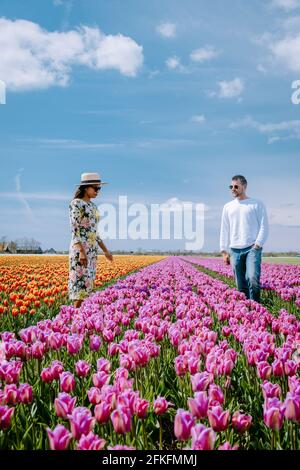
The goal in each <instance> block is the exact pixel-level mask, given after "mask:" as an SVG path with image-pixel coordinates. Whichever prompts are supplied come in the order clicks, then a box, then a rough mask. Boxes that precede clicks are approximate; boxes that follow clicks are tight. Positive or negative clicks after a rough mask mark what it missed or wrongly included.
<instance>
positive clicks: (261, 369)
mask: <svg viewBox="0 0 300 470" xmlns="http://www.w3.org/2000/svg"><path fill="white" fill-rule="evenodd" d="M271 374H272V367H271V366H270V364H269V363H268V362H266V361H261V362H259V363H258V364H257V375H258V377H259V378H261V379H262V380H265V379H269V378H270V376H271Z"/></svg>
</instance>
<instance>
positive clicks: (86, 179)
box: [77, 173, 108, 186]
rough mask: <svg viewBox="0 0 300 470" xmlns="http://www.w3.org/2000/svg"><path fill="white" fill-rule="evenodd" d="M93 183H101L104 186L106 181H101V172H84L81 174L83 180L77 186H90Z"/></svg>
mask: <svg viewBox="0 0 300 470" xmlns="http://www.w3.org/2000/svg"><path fill="white" fill-rule="evenodd" d="M92 184H99V185H100V186H102V185H103V184H108V183H105V182H104V181H101V179H100V175H99V173H82V174H81V181H80V183H79V184H78V185H77V186H90V185H92Z"/></svg>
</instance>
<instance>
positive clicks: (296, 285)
mask: <svg viewBox="0 0 300 470" xmlns="http://www.w3.org/2000/svg"><path fill="white" fill-rule="evenodd" d="M185 259H186V260H189V261H192V262H193V263H194V264H197V265H198V266H202V267H204V268H206V269H209V270H210V271H214V272H216V273H218V274H219V275H221V276H223V277H225V278H228V279H234V275H233V271H232V268H231V266H229V265H225V264H224V262H223V260H222V259H217V258H195V257H186V258H185ZM261 287H262V289H264V290H265V291H272V292H275V293H276V294H277V295H278V296H279V297H280V298H281V299H282V300H284V301H286V302H290V303H291V304H294V307H295V308H294V310H295V311H298V312H299V308H298V309H297V307H300V265H288V264H269V263H262V269H261Z"/></svg>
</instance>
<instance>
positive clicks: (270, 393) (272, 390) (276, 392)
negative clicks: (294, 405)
mask: <svg viewBox="0 0 300 470" xmlns="http://www.w3.org/2000/svg"><path fill="white" fill-rule="evenodd" d="M261 388H262V392H263V396H264V399H265V400H266V399H267V398H274V397H277V398H280V395H281V388H280V385H278V384H273V383H272V382H268V381H267V380H265V381H264V382H263V384H262V386H261Z"/></svg>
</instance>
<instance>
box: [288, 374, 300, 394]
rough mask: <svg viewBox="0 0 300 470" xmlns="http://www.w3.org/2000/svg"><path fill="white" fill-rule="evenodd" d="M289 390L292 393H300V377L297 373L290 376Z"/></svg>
mask: <svg viewBox="0 0 300 470" xmlns="http://www.w3.org/2000/svg"><path fill="white" fill-rule="evenodd" d="M288 383H289V391H290V392H291V393H292V394H295V395H300V379H299V378H298V377H296V376H295V375H294V376H292V377H289V378H288Z"/></svg>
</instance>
